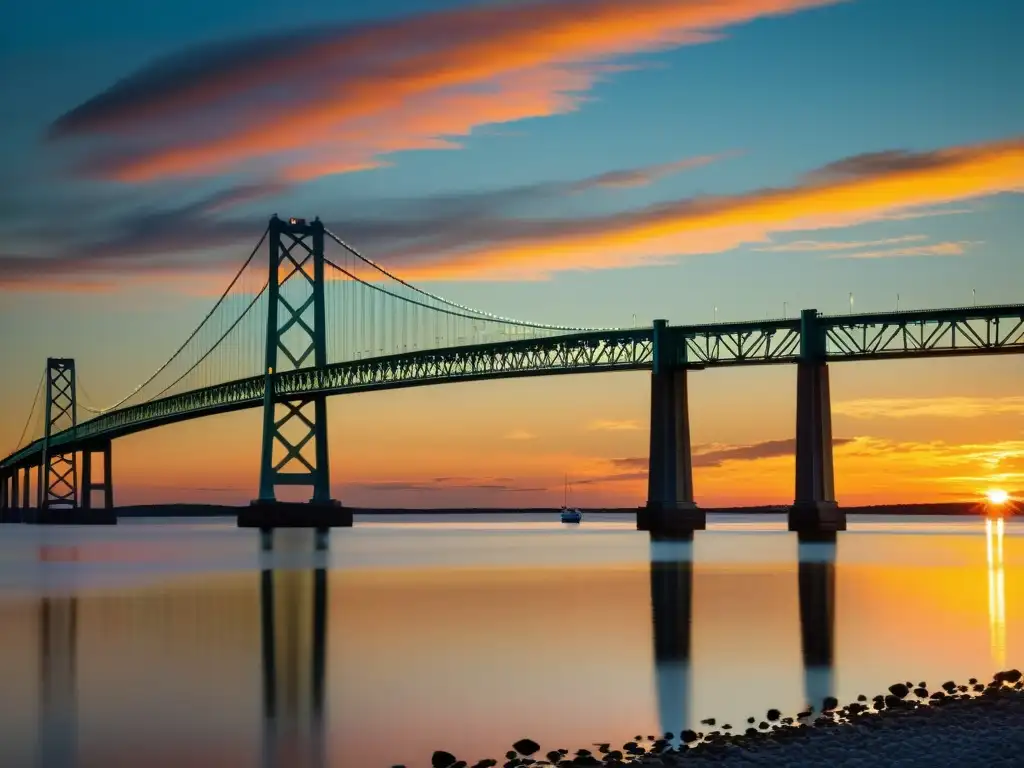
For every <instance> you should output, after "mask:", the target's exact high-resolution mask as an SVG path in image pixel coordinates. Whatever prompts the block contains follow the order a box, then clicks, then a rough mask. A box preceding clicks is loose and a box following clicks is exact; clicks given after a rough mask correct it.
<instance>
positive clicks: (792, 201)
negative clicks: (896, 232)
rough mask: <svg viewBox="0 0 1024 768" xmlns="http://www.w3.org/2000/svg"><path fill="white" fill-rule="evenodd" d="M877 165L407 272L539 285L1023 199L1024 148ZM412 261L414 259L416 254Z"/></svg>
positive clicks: (545, 226) (536, 232) (479, 251)
mask: <svg viewBox="0 0 1024 768" xmlns="http://www.w3.org/2000/svg"><path fill="white" fill-rule="evenodd" d="M909 157H912V158H913V159H914V161H915V162H910V160H909V159H908V156H906V155H901V156H900V158H899V160H898V161H895V162H893V163H892V165H890V166H886V165H885V163H884V162H881V161H879V160H877V159H875V160H872V162H871V163H865V164H864V165H863V166H861V167H858V166H857V160H858V158H856V157H854V158H848V159H847V160H846V161H843V162H842V163H841V164H835V166H833V167H839V166H840V165H841V167H842V168H844V169H845V170H846V173H845V175H834V174H828V175H826V174H824V173H823V174H821V175H812V176H809V177H807V178H805V179H804V180H802V181H801V182H798V183H797V184H794V185H792V186H790V187H782V188H767V189H760V190H755V191H752V192H748V193H745V194H739V195H727V196H718V197H706V198H693V199H684V200H677V201H672V202H667V203H658V204H655V205H652V206H649V207H647V208H644V209H641V210H637V211H630V212H625V213H616V214H612V215H609V216H604V217H593V218H587V219H576V220H556V221H550V220H548V221H540V220H534V221H527V220H522V219H517V220H508V221H507V222H506V223H505V224H504V225H503V226H496V227H494V228H493V229H492V231H490V232H488V233H487V237H486V239H487V242H480V241H481V240H484V238H482V237H481V238H479V239H478V241H477V242H466V244H465V245H461V246H460V245H459V244H458V243H454V242H453V243H452V244H451V247H450V250H449V251H448V252H447V253H436V254H429V253H422V251H421V258H422V259H423V262H425V263H421V264H412V265H410V267H408V268H403V269H404V270H405V272H406V273H407V274H408V276H409V277H410V278H411V279H421V280H422V279H459V278H470V277H472V278H480V277H490V278H498V279H502V278H511V279H523V278H531V277H533V278H535V277H537V276H544V275H547V274H550V273H552V272H557V271H561V270H567V269H597V268H611V267H625V266H633V265H637V264H643V263H651V262H659V261H664V260H665V259H666V257H670V256H675V255H683V254H701V253H715V252H721V251H726V250H731V249H733V248H736V247H738V246H740V245H742V244H744V243H751V242H764V241H765V240H767V239H768V238H769V235H770V234H772V233H775V232H782V231H801V230H811V229H829V228H837V227H846V226H850V225H853V224H859V223H863V222H868V221H872V220H876V219H879V218H883V217H885V216H887V215H889V214H891V213H893V212H895V211H900V210H903V209H912V208H915V207H923V206H933V205H937V204H942V203H948V202H953V201H961V200H967V199H971V198H977V197H983V196H987V195H994V194H997V193H1001V192H1018V191H1024V139H1012V140H1008V141H1001V142H994V143H988V144H978V145H971V146H962V147H953V148H950V149H944V150H938V151H934V152H922V153H919V154H916V155H913V156H909ZM405 255H407V256H410V257H412V256H415V255H416V254H415V253H413V252H412V251H409V252H407V253H406V254H405Z"/></svg>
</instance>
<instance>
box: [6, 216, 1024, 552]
mask: <svg viewBox="0 0 1024 768" xmlns="http://www.w3.org/2000/svg"><path fill="white" fill-rule="evenodd" d="M261 253H263V255H262V256H261ZM258 257H259V258H258ZM1022 351H1024V304H1013V305H999V306H975V307H967V308H954V309H934V310H915V311H904V312H889V313H875V314H849V315H831V316H830V315H822V314H820V313H818V312H817V311H816V310H813V309H808V310H804V311H802V312H801V313H800V315H799V317H794V318H780V319H775V320H763V321H762V320H759V321H752V322H743V323H713V324H706V325H674V326H673V325H669V324H668V322H667V321H665V320H655V321H654V323H653V325H652V326H649V327H642V328H582V327H579V328H577V327H568V326H561V325H552V324H545V323H540V322H529V321H524V320H518V319H513V318H508V317H502V316H499V315H496V314H493V313H490V312H485V311H482V310H478V309H474V308H471V307H468V306H465V305H463V304H460V303H457V302H454V301H451V300H448V299H446V298H444V297H441V296H439V295H436V294H434V293H432V292H430V291H427V290H424V289H423V288H420V287H418V286H416V285H413V284H412V283H410V282H408V281H406V280H403V279H402V278H401V277H400V276H398V275H396V274H395V273H394V272H392V271H390V270H388V269H387V268H385V267H384V266H382V265H380V264H378V263H376V262H375V261H373V259H371V258H369V257H367V256H366V255H364V254H362V253H360V252H359V250H357V249H356V248H355V247H353V246H352V245H350V244H348V243H346V242H345V241H344V240H342V239H341V238H340V237H339V236H337V235H336V234H334V233H333V232H331V231H330V230H329V229H327V228H326V227H325V226H324V225H323V223H322V222H320V220H319V219H316V220H314V221H311V222H310V221H307V220H305V219H297V218H292V219H287V220H283V219H279V218H278V217H277V216H274V217H273V218H271V220H270V222H269V224H268V226H267V228H266V230H265V231H264V232H263V234H262V236H261V237H260V238H259V241H258V242H257V244H256V245H255V247H254V248H253V249H252V251H251V252H250V253H249V256H248V258H246V259H245V261H244V262H243V263H242V265H241V267H240V268H239V269H238V271H237V273H236V274H235V275H234V277H233V278H232V279H231V281H230V283H229V284H228V286H227V288H226V289H225V290H224V291H223V293H222V294H221V295H220V297H219V298H218V299H217V301H216V302H215V303H214V304H213V307H212V308H211V309H210V310H209V312H208V313H207V314H206V315H205V317H204V318H203V320H202V321H201V322H200V323H199V325H198V326H197V327H196V328H195V330H193V331H192V333H191V334H189V335H188V337H187V338H186V339H185V340H184V342H182V343H181V345H180V346H179V347H178V348H177V349H176V350H175V351H174V352H173V354H171V355H170V356H169V357H168V358H167V360H166V362H164V363H163V364H162V365H160V366H159V367H157V368H156V370H154V371H153V373H152V374H151V375H150V376H148V377H147V378H146V379H145V380H144V381H143V382H142V383H141V384H140V385H138V386H136V387H134V388H133V389H132V390H131V391H129V392H128V393H127V394H125V395H124V396H123V397H122V398H120V399H119V400H117V401H115V402H112V403H106V404H99V403H96V402H94V401H91V400H90V398H89V397H88V393H87V392H86V390H85V388H84V387H83V385H82V382H81V381H80V380H79V379H78V377H77V376H76V369H75V361H74V360H73V359H66V358H49V359H48V360H47V361H46V366H45V368H44V371H43V375H42V378H41V379H40V382H39V386H38V387H37V390H36V395H35V398H34V400H33V403H32V404H31V407H30V408H29V412H28V416H27V419H26V421H25V426H24V429H23V430H22V433H21V437H20V439H19V441H18V445H17V446H16V448H15V450H14V451H13V452H11V453H10V454H9V455H8V456H6V457H5V458H4V459H3V460H0V515H2V518H0V519H3V520H4V521H7V522H31V523H90V522H93V523H95V522H114V521H116V516H115V515H114V513H113V507H114V503H113V490H114V481H113V465H112V451H111V443H112V441H113V440H115V439H116V438H118V437H123V436H125V435H129V434H133V433H136V432H141V431H144V430H148V429H154V428H156V427H160V426H164V425H167V424H173V423H176V422H182V421H186V420H191V419H197V418H204V417H207V416H214V415H217V414H221V413H228V412H232V411H238V410H242V409H246V408H262V409H263V431H262V449H261V459H260V480H259V489H258V494H257V497H256V499H255V500H254V502H253V504H252V505H251V506H250V507H249V508H248V509H246V510H242V511H241V512H240V514H239V524H240V525H252V526H258V527H261V528H272V527H278V526H306V527H330V526H335V525H342V526H344V525H351V519H352V518H351V514H350V513H348V512H347V511H346V510H345V508H344V507H342V506H341V505H340V504H339V503H338V502H337V501H335V500H332V499H331V497H330V459H329V455H328V442H327V418H326V413H327V411H326V399H327V397H330V396H332V395H341V394H345V393H350V392H365V391H371V390H381V389H394V388H399V387H412V386H424V385H436V384H446V383H453V382H460V381H475V380H485V379H499V378H513V377H522V376H543V375H555V374H570V373H601V372H610V371H637V370H647V371H651V448H650V459H649V476H648V501H647V504H646V506H645V507H643V508H641V509H640V510H639V512H638V518H637V524H638V527H639V528H641V529H645V530H652V531H662V532H664V533H666V534H670V533H672V532H673V531H679V532H683V533H686V532H692V530H693V529H699V528H702V527H703V525H704V513H703V512H702V511H701V510H700V509H699V508H698V507H697V506H696V504H695V503H694V500H693V499H694V496H693V480H692V459H691V452H690V436H689V413H688V404H687V375H688V372H689V371H694V370H700V369H703V368H709V367H732V366H749V365H771V364H795V365H796V366H797V371H798V373H797V424H796V455H797V461H796V478H795V480H796V483H795V484H796V493H795V500H794V504H793V507H792V509H791V511H790V527H791V528H792V529H794V530H812V531H814V530H821V531H825V532H830V531H834V530H841V529H843V528H844V527H845V516H844V515H843V513H842V511H841V509H840V508H839V507H838V505H837V504H836V500H835V493H834V484H833V471H832V429H831V409H830V400H829V386H828V364H829V363H830V362H839V361H852V360H881V359H889V358H894V359H899V358H910V357H944V356H960V355H978V354H988V355H993V354H1007V353H1019V352H1022ZM97 454H99V455H101V456H102V457H103V459H102V472H101V473H100V472H97V473H95V474H96V475H97V476H96V477H94V472H93V466H94V456H95V455H97ZM282 486H306V487H309V488H310V489H311V498H310V501H309V502H308V503H303V504H292V503H284V502H279V501H278V500H277V491H278V489H279V488H281V487H282ZM97 492H99V493H102V496H103V502H102V504H100V505H99V507H98V508H94V507H93V503H92V498H93V494H94V493H97Z"/></svg>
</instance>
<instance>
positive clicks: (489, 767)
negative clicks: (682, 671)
mask: <svg viewBox="0 0 1024 768" xmlns="http://www.w3.org/2000/svg"><path fill="white" fill-rule="evenodd" d="M1022 688H1024V681H1022V675H1021V673H1020V671H1018V670H1016V669H1011V670H1007V671H1004V672H997V673H996V674H995V675H994V676H993V678H992V680H991V681H989V682H988V683H982V682H980V681H978V680H977V679H974V678H972V679H970V680H969V681H967V682H965V683H956V682H954V681H951V680H950V681H947V682H944V683H942V684H941V685H939V686H935V687H933V688H930V687H929V686H928V685H927V684H926V683H924V682H918V683H913V682H910V681H901V682H898V683H894V684H893V685H891V686H889V689H888V690H887V691H886V692H885V693H882V694H877V695H875V696H873V697H870V698H869V697H868V696H865V695H862V696H859V697H858V700H857V701H854V702H851V703H849V704H847V705H846V706H842V707H840V706H839V704H838V702H837V701H836V700H835V699H831V698H830V699H825V701H823V702H821V706H820V708H819V709H818V710H817V711H812V710H810V709H808V710H805V711H803V712H798V713H794V714H792V715H786V716H784V715H783V714H782V713H781V712H780V711H779V710H775V709H772V710H769V711H768V712H766V713H765V714H764V715H763V716H762V717H760V718H757V717H751V718H748V720H747V721H746V722H743V723H719V722H717V721H716V720H715V719H714V718H709V719H707V720H704V721H702V725H701V727H702V728H704V729H706V730H702V731H683V732H682V733H680V734H675V733H666V734H662V735H661V736H660V737H658V736H654V735H650V734H648V735H640V734H638V735H637V737H636V738H635V739H634V740H633V741H630V742H627V743H625V744H621V745H617V744H610V743H608V744H594V745H591V746H590V747H589V748H585V749H576V750H572V751H570V750H568V749H554V750H549V749H544V748H542V747H541V745H539V744H537V743H536V742H534V741H532V740H531V739H522V740H520V741H518V742H516V743H515V744H514V745H513V746H512V748H511V749H510V750H509V751H508V752H507V753H506V754H505V755H504V756H503V757H501V758H490V759H486V760H480V761H477V762H472V763H471V762H467V761H464V760H460V759H458V758H457V757H456V756H455V755H453V754H451V753H449V752H445V751H440V750H439V751H437V752H435V753H434V754H433V756H432V757H431V763H430V764H431V766H432V768H494V767H495V766H502V768H519V767H520V766H625V765H630V766H650V767H651V768H658V766H684V765H685V766H690V765H704V764H715V765H726V766H730V765H760V766H779V767H780V768H785V767H786V766H812V765H815V766H816V765H828V766H850V767H851V768H875V767H877V766H908V767H909V766H929V768H938V767H942V766H950V768H952V767H953V766H975V765H978V766H1006V767H1007V768H1009V767H1010V766H1024V691H1022ZM394 768H405V767H404V766H395V767H394Z"/></svg>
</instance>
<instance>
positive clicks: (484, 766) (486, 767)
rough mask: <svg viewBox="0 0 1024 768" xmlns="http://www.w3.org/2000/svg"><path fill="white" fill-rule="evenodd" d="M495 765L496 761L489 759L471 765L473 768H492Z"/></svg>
mask: <svg viewBox="0 0 1024 768" xmlns="http://www.w3.org/2000/svg"><path fill="white" fill-rule="evenodd" d="M497 764H498V761H497V760H492V759H491V758H487V759H486V760H481V761H480V762H478V763H475V764H474V765H473V768H494V766H496V765H497Z"/></svg>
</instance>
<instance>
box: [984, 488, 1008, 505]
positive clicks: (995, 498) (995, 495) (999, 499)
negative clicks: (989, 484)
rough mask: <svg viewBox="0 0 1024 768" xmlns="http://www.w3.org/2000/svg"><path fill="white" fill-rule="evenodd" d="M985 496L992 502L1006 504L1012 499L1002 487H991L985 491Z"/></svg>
mask: <svg viewBox="0 0 1024 768" xmlns="http://www.w3.org/2000/svg"><path fill="white" fill-rule="evenodd" d="M985 498H987V499H988V501H989V503H990V504H1005V503H1006V502H1008V501H1009V500H1010V494H1008V493H1007V492H1006V491H1004V490H1002V489H1000V488H991V489H989V490H987V491H985Z"/></svg>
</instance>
